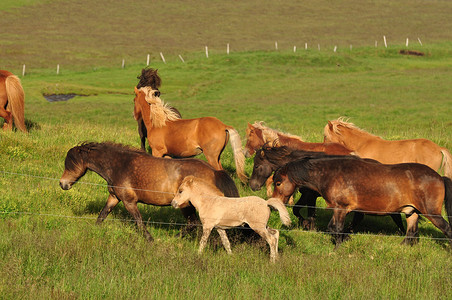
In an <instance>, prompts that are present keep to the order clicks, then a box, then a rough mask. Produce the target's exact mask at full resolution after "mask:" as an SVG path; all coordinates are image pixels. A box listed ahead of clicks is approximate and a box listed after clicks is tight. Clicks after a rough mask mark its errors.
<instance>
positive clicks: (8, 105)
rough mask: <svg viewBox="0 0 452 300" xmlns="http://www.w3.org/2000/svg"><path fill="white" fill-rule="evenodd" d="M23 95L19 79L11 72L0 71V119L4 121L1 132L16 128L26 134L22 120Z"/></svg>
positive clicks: (23, 119)
mask: <svg viewBox="0 0 452 300" xmlns="http://www.w3.org/2000/svg"><path fill="white" fill-rule="evenodd" d="M24 100H25V93H24V89H23V88H22V84H21V83H20V79H19V77H17V76H15V75H13V74H12V73H11V72H8V71H4V70H0V117H1V118H3V119H5V124H3V130H12V128H13V122H14V125H16V127H17V128H18V129H19V130H21V131H23V132H27V127H26V126H25V118H24V107H25V101H24Z"/></svg>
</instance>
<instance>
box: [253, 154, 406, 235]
mask: <svg viewBox="0 0 452 300" xmlns="http://www.w3.org/2000/svg"><path fill="white" fill-rule="evenodd" d="M322 157H325V158H326V157H334V156H331V155H328V154H325V153H323V152H312V151H303V150H292V149H290V148H288V147H286V146H282V147H268V146H264V147H262V148H261V149H259V150H257V152H256V155H255V156H254V167H253V173H252V175H251V178H250V187H251V189H252V190H253V191H257V190H259V189H260V188H261V187H262V186H263V185H264V183H265V182H266V181H267V180H268V178H271V175H272V174H273V172H274V171H276V170H277V169H278V168H280V167H282V166H284V165H285V164H287V163H289V162H291V161H295V160H299V159H305V158H311V159H312V158H322ZM352 158H355V159H360V158H359V157H358V156H352ZM368 161H373V162H375V163H378V162H377V161H374V160H370V159H369V160H368ZM299 191H300V193H301V196H300V199H299V200H298V202H297V203H296V204H295V205H294V206H293V214H294V215H295V216H296V217H297V218H298V222H299V224H300V225H301V226H302V227H303V228H306V229H309V230H314V229H315V212H316V208H315V206H316V200H317V198H318V197H320V194H319V193H318V192H316V191H314V190H312V189H310V188H307V187H303V186H302V187H299ZM303 206H307V208H308V219H304V218H303V216H302V215H301V213H300V210H301V208H302V207H303ZM390 216H391V217H392V219H393V220H394V222H395V223H396V225H397V227H398V228H399V230H400V231H401V232H404V231H405V228H404V226H403V222H402V218H401V216H400V214H391V215H390ZM363 217H364V214H362V213H355V214H354V217H353V221H352V224H351V226H350V227H351V229H352V230H354V228H355V227H356V226H357V225H358V224H359V222H361V220H362V219H363Z"/></svg>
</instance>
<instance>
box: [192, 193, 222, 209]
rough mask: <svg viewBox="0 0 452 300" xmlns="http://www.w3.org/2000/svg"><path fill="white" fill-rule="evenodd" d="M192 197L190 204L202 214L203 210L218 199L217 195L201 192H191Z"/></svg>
mask: <svg viewBox="0 0 452 300" xmlns="http://www.w3.org/2000/svg"><path fill="white" fill-rule="evenodd" d="M192 195H193V196H192V197H190V203H191V204H192V205H193V206H194V207H195V208H196V210H197V211H198V212H200V213H201V212H204V210H205V209H208V207H209V206H211V205H212V204H213V201H214V200H215V199H217V198H219V197H222V196H219V195H215V194H213V193H209V192H206V191H203V190H200V191H196V192H195V191H193V192H192Z"/></svg>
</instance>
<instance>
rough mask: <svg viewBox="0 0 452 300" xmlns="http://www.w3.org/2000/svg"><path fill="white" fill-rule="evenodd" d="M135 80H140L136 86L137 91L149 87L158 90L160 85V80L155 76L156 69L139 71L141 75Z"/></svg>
mask: <svg viewBox="0 0 452 300" xmlns="http://www.w3.org/2000/svg"><path fill="white" fill-rule="evenodd" d="M137 79H140V81H139V82H138V84H137V89H139V88H142V87H144V86H151V87H153V88H154V89H158V88H159V87H160V85H161V84H162V80H161V79H160V76H159V75H158V74H157V69H155V70H154V69H152V68H144V69H142V70H141V75H140V76H137Z"/></svg>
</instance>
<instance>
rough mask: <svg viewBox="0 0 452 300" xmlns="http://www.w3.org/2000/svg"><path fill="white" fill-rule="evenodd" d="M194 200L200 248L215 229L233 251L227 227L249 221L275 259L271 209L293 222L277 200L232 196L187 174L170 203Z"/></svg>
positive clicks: (180, 204) (276, 234)
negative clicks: (198, 226)
mask: <svg viewBox="0 0 452 300" xmlns="http://www.w3.org/2000/svg"><path fill="white" fill-rule="evenodd" d="M189 203H191V204H192V205H193V206H194V207H195V208H196V210H197V211H198V213H199V218H200V219H201V223H202V228H203V230H202V231H203V232H202V237H201V241H200V243H199V251H198V253H199V254H201V252H202V250H203V249H204V247H205V246H206V243H207V239H208V238H209V235H210V233H211V231H212V229H213V228H216V229H217V231H218V234H219V235H220V237H221V241H222V243H223V246H224V248H225V249H226V251H227V252H228V254H231V253H232V251H231V245H230V243H229V240H228V236H227V235H226V231H225V229H228V228H232V227H236V226H241V225H243V224H248V225H249V226H250V228H251V229H253V230H254V231H255V232H256V233H258V234H259V235H260V236H261V237H262V238H263V239H265V240H266V241H267V243H268V245H269V246H270V261H272V262H275V260H276V258H277V255H278V239H279V231H278V230H276V229H272V228H269V227H267V223H268V218H269V217H270V208H269V207H273V208H275V209H277V210H278V212H279V216H280V218H281V221H282V222H283V224H284V225H286V226H289V225H290V217H289V213H288V212H287V209H286V207H285V206H284V204H282V202H281V201H279V200H278V199H269V200H268V201H265V200H264V199H262V198H259V197H256V196H249V197H242V198H230V197H224V195H223V193H222V192H221V191H220V190H218V188H216V187H215V186H214V185H212V184H210V183H208V182H205V181H204V180H202V179H200V178H195V177H194V176H188V177H185V179H184V180H183V181H182V184H181V185H180V187H179V189H178V192H177V193H176V196H175V197H174V199H173V201H172V202H171V205H172V206H173V207H174V208H179V207H185V206H187V205H189Z"/></svg>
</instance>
